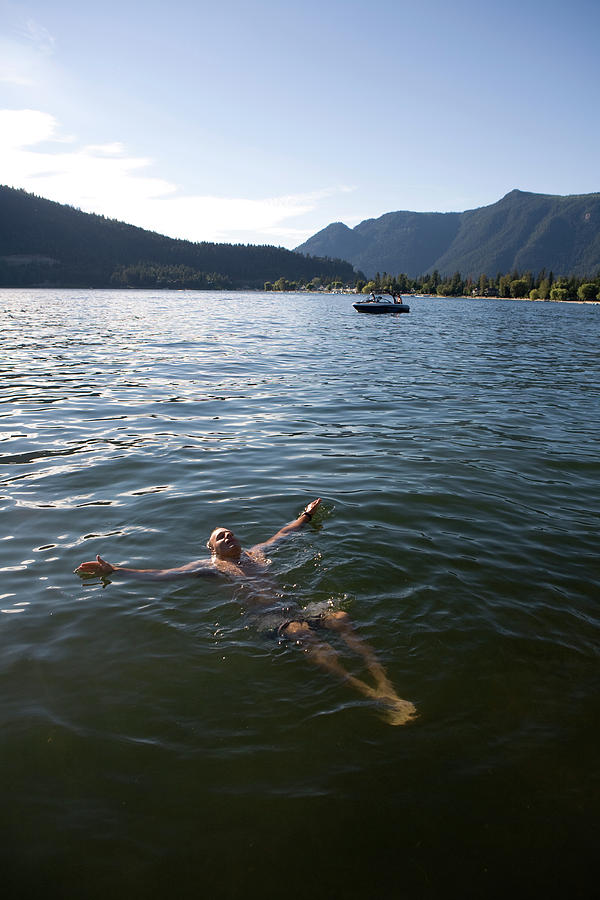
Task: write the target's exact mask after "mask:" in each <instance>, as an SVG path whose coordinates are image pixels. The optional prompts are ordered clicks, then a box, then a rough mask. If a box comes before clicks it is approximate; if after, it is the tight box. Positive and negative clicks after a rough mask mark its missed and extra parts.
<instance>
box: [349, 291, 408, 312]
mask: <svg viewBox="0 0 600 900" xmlns="http://www.w3.org/2000/svg"><path fill="white" fill-rule="evenodd" d="M352 306H353V307H354V309H355V310H356V311H357V312H360V313H407V312H410V306H409V305H408V303H404V302H403V300H402V297H401V296H400V295H399V294H381V293H376V292H375V291H374V292H373V293H372V294H371V295H370V297H369V299H368V300H357V301H356V303H353V304H352Z"/></svg>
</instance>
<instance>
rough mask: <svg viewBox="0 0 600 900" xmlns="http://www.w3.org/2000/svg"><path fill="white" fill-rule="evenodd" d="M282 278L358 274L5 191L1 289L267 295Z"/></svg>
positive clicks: (1, 196)
mask: <svg viewBox="0 0 600 900" xmlns="http://www.w3.org/2000/svg"><path fill="white" fill-rule="evenodd" d="M329 256H330V254H329ZM282 277H283V278H285V279H288V280H291V281H303V280H304V281H306V280H310V279H312V278H314V277H319V278H322V279H323V280H326V281H338V280H339V281H343V282H353V281H354V278H355V273H354V270H353V267H352V264H351V263H348V262H346V261H344V260H341V259H331V258H329V259H319V258H315V255H314V254H313V255H312V257H311V258H310V259H309V258H307V257H305V256H301V255H300V254H298V253H295V252H294V251H292V250H286V249H285V248H283V247H271V246H263V245H251V244H250V245H246V244H215V243H209V242H202V243H193V242H192V241H183V240H176V239H174V238H169V237H165V236H164V235H162V234H157V233H156V232H153V231H146V230H145V229H143V228H138V227H136V226H134V225H127V224H126V223H124V222H119V221H117V220H115V219H106V218H105V217H104V216H98V215H94V214H92V213H85V212H81V210H78V209H74V208H73V207H72V206H66V205H64V204H61V203H55V202H54V201H52V200H45V199H44V198H42V197H37V196H35V195H34V194H28V193H27V192H26V191H23V190H16V189H14V188H9V187H6V186H3V185H0V286H7V287H15V286H36V285H41V286H57V287H59V286H62V287H109V286H114V285H115V284H116V285H119V284H130V285H131V286H140V287H146V286H148V287H150V286H166V287H171V286H192V287H196V286H197V287H203V288H206V287H211V286H214V287H258V288H262V287H263V286H264V284H265V282H266V281H276V280H278V279H280V278H282ZM128 279H129V280H128Z"/></svg>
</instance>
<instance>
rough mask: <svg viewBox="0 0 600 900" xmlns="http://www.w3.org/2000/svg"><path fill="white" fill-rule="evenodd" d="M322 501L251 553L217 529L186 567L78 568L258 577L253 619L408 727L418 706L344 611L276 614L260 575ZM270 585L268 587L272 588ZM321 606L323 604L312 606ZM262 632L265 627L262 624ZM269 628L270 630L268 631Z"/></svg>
mask: <svg viewBox="0 0 600 900" xmlns="http://www.w3.org/2000/svg"><path fill="white" fill-rule="evenodd" d="M321 502H322V501H321V498H320V497H319V498H317V499H316V500H313V501H312V502H311V503H309V504H308V506H307V507H306V508H305V509H304V510H303V511H302V512H301V513H300V515H299V516H298V517H297V518H296V519H294V520H293V521H292V522H290V523H289V524H288V525H284V526H283V528H280V529H279V531H277V532H276V533H275V534H274V535H273V536H272V537H270V538H268V540H266V541H263V542H262V543H260V544H255V545H254V546H253V547H251V548H250V549H249V550H244V549H243V548H242V545H241V543H240V541H239V539H238V538H237V536H236V535H235V534H234V532H233V531H231V530H230V529H229V528H224V527H221V526H220V527H217V528H214V529H213V531H212V532H211V535H210V538H209V539H208V542H207V545H206V546H207V548H208V549H209V550H210V554H211V555H210V558H209V559H198V560H194V561H192V562H189V563H186V564H185V565H183V566H177V567H175V568H168V569H134V568H129V567H127V566H114V565H112V564H111V563H109V562H107V561H106V560H105V559H103V558H102V557H101V556H96V559H95V560H91V561H89V562H83V563H81V565H79V566H78V567H77V568H76V569H75V573H76V574H77V575H80V576H82V577H90V576H101V577H102V578H109V577H111V576H116V577H117V578H135V579H141V580H149V581H167V580H173V579H178V578H186V577H202V576H204V575H219V574H221V575H225V576H226V577H229V578H231V579H233V580H237V579H244V582H245V583H246V584H247V583H248V579H249V578H250V579H255V580H256V581H257V584H258V590H257V591H256V592H254V594H253V595H251V602H252V603H253V606H254V608H253V618H254V620H255V622H257V623H260V617H261V607H262V610H263V611H264V614H265V615H264V621H266V622H268V626H269V628H268V630H270V631H273V632H274V633H275V634H276V635H277V636H278V637H279V638H281V639H284V640H289V641H292V642H293V643H295V644H297V645H298V646H300V647H301V648H302V649H303V650H305V651H306V656H307V659H309V660H310V661H311V662H313V663H315V664H316V665H317V666H320V667H321V668H322V669H324V670H326V671H327V672H330V673H331V674H333V675H335V676H337V677H338V678H340V679H341V680H342V681H343V682H345V683H346V684H348V685H349V686H350V687H352V688H354V689H355V690H356V691H358V692H359V693H360V694H362V695H363V696H364V697H368V698H369V699H371V700H373V701H375V702H376V703H377V704H378V705H379V706H380V707H381V708H382V710H383V712H384V715H385V718H386V721H387V722H389V724H391V725H404V724H406V723H407V722H409V721H411V720H412V719H413V718H414V717H415V716H416V709H415V707H414V705H413V704H412V703H411V702H410V701H408V700H403V699H402V698H401V697H399V696H398V694H397V693H396V691H395V689H394V687H393V685H392V683H391V681H390V680H389V678H388V676H387V674H386V671H385V669H384V667H383V666H382V664H381V663H380V662H379V660H378V659H377V657H376V654H375V651H374V650H373V648H372V647H371V646H370V645H369V644H367V643H366V642H365V641H364V640H363V639H362V638H361V637H360V636H359V635H358V634H357V633H356V631H355V630H354V627H353V625H352V623H351V621H350V617H349V616H348V614H347V613H346V612H343V611H342V610H333V609H331V608H327V609H325V610H318V612H316V614H315V611H314V610H309V607H307V608H306V609H305V610H302V609H301V608H300V607H299V606H297V605H292V606H289V605H288V606H286V607H285V608H283V607H282V609H281V613H280V614H279V615H275V616H274V613H273V602H272V591H271V592H269V591H268V590H265V585H264V582H261V581H260V576H261V575H262V574H264V572H265V571H266V569H267V567H268V565H269V560H268V559H267V558H266V556H265V550H268V549H269V548H272V547H273V546H274V545H275V544H277V543H279V542H280V541H281V540H283V539H285V538H288V537H289V536H291V535H293V534H294V533H296V532H298V531H299V530H300V529H302V528H303V527H304V526H305V525H306V524H307V523H308V522H310V521H311V519H312V517H313V515H314V513H315V511H316V510H317V509H318V508H319V506H320V505H321ZM267 587H268V586H267ZM313 606H319V604H313ZM259 628H260V624H259ZM263 630H265V629H263ZM326 630H329V631H330V632H332V633H335V634H336V635H337V636H338V637H339V638H340V639H341V641H342V642H343V643H344V644H345V645H346V647H347V648H348V649H349V650H350V651H351V652H353V653H354V654H356V655H357V656H358V657H359V658H361V659H362V660H363V662H364V663H365V665H366V668H367V671H368V672H369V674H370V676H371V678H372V680H373V685H370V684H368V683H367V682H366V681H364V680H363V679H361V678H357V677H355V676H354V675H352V674H351V673H350V672H349V671H348V669H347V668H346V667H345V665H344V664H343V662H342V661H341V657H340V654H339V653H338V652H337V650H335V648H334V647H333V646H332V645H331V644H330V643H329V642H328V641H326V640H323V639H322V637H321V635H322V633H323V631H326Z"/></svg>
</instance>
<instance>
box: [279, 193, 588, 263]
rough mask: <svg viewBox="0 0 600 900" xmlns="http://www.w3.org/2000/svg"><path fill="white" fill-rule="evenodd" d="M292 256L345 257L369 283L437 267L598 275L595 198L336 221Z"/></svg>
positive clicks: (521, 198) (529, 196)
mask: <svg viewBox="0 0 600 900" xmlns="http://www.w3.org/2000/svg"><path fill="white" fill-rule="evenodd" d="M296 252H298V253H311V254H315V255H318V256H331V257H337V256H339V257H341V258H342V259H347V260H348V261H349V262H351V263H352V264H353V266H354V267H355V268H356V269H360V270H362V271H363V272H364V273H365V274H366V275H367V276H368V277H369V278H372V277H374V276H375V274H376V273H377V272H380V273H383V272H388V273H390V274H397V273H400V272H404V273H406V274H407V275H408V276H409V277H411V278H418V277H419V276H420V275H424V274H427V273H431V272H433V271H434V270H436V269H437V270H438V272H440V274H442V275H446V274H451V273H453V272H456V271H458V272H460V273H461V275H462V276H463V277H471V278H476V277H478V276H479V275H481V274H482V273H487V274H489V275H495V274H496V273H498V272H511V271H514V270H518V271H520V272H523V271H532V272H539V271H541V270H542V269H544V268H545V269H547V270H552V271H554V273H555V274H562V275H580V276H583V275H595V274H596V273H597V272H598V271H599V270H600V193H598V194H579V195H572V196H565V197H563V196H558V195H552V194H533V193H528V192H526V191H519V190H514V191H511V192H510V193H509V194H507V195H506V196H505V197H503V198H502V199H501V200H499V201H498V202H497V203H494V204H492V205H491V206H482V207H480V208H478V209H471V210H466V211H465V212H449V213H435V212H431V213H429V212H427V213H419V212H390V213H386V214H385V215H383V216H380V217H379V218H378V219H366V220H365V221H364V222H361V223H360V224H359V225H357V226H356V227H355V228H352V229H351V228H348V227H347V226H346V225H344V224H343V223H342V222H335V223H333V224H331V225H328V226H327V227H326V228H324V229H323V230H322V231H319V232H318V233H317V234H315V235H313V237H311V238H309V239H308V240H307V241H305V243H303V244H301V245H300V246H299V247H296Z"/></svg>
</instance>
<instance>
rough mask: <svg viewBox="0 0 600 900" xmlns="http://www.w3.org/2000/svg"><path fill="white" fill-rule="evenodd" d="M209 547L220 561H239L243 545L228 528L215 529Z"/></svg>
mask: <svg viewBox="0 0 600 900" xmlns="http://www.w3.org/2000/svg"><path fill="white" fill-rule="evenodd" d="M208 545H209V547H210V549H211V550H212V552H213V553H215V554H216V555H217V556H218V557H219V558H220V559H239V557H240V554H241V552H242V545H241V544H240V542H239V541H238V539H237V538H236V536H235V534H234V533H233V531H230V530H229V529H228V528H215V530H214V531H213V533H212V534H211V536H210V541H209V542H208Z"/></svg>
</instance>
